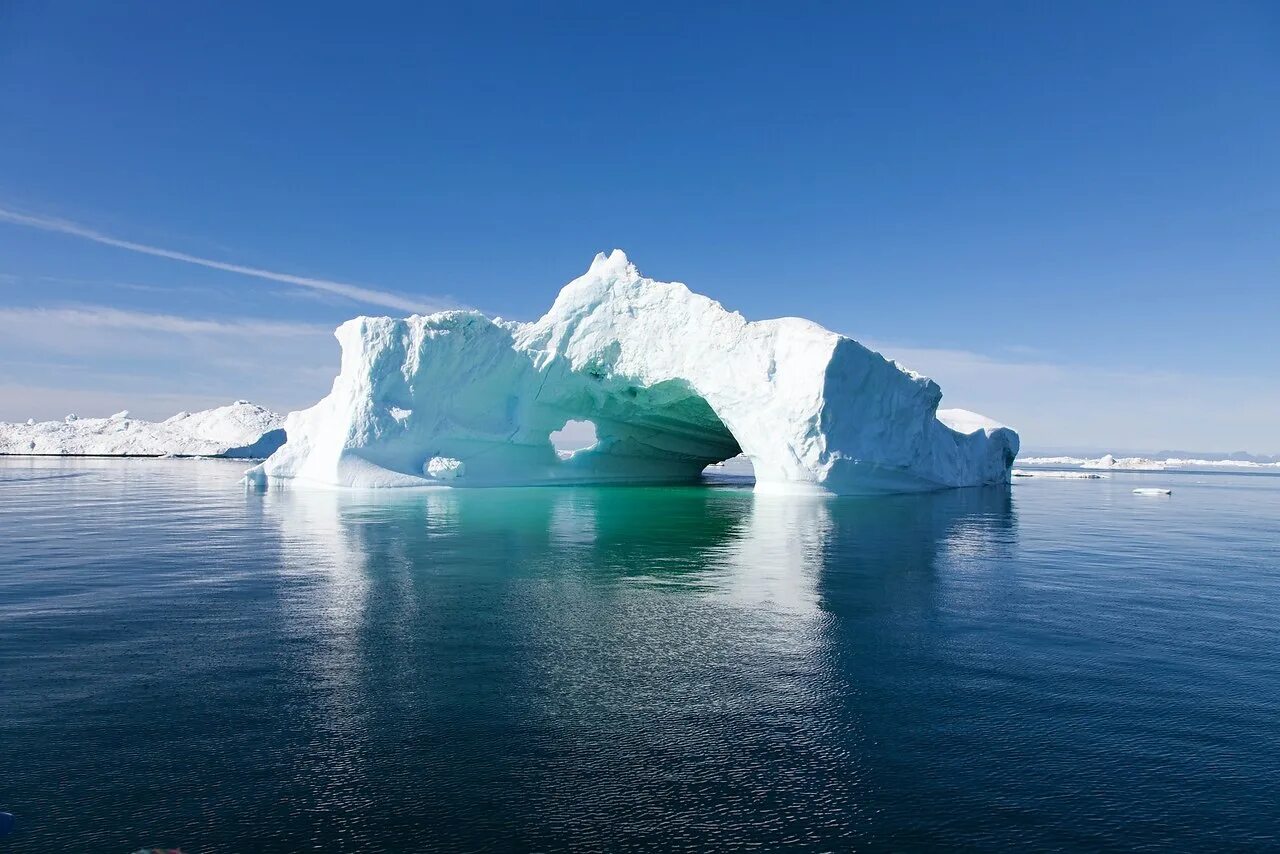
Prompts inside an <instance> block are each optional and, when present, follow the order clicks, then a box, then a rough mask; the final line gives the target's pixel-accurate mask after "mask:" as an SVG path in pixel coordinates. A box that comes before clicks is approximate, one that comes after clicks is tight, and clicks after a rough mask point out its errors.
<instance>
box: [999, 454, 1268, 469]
mask: <svg viewBox="0 0 1280 854" xmlns="http://www.w3.org/2000/svg"><path fill="white" fill-rule="evenodd" d="M1018 464H1019V465H1023V466H1057V467H1060V468H1081V469H1103V470H1106V469H1114V470H1116V471H1169V470H1176V469H1218V470H1222V471H1272V472H1276V471H1280V462H1259V461H1257V460H1251V459H1217V460H1212V459H1186V458H1181V457H1165V458H1163V459H1155V458H1152V457H1116V456H1113V455H1111V454H1103V455H1102V456H1101V457H1097V458H1089V457H1065V456H1063V457H1020V458H1019V459H1018Z"/></svg>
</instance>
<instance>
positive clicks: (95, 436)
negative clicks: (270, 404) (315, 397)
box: [0, 400, 285, 459]
mask: <svg viewBox="0 0 1280 854" xmlns="http://www.w3.org/2000/svg"><path fill="white" fill-rule="evenodd" d="M283 424H284V416H282V415H279V414H278V413H275V412H272V411H271V410H269V409H265V408H264V407H261V406H258V405H257V404H254V403H250V402H249V401H247V400H237V401H236V402H235V403H232V404H230V405H228V406H219V407H217V408H216V409H206V410H204V411H202V412H179V413H178V414H177V415H175V416H173V417H172V418H169V419H167V420H165V421H143V420H141V419H137V418H130V417H129V413H128V412H127V411H125V412H117V413H116V414H115V415H112V416H111V417H110V418H78V417H76V416H75V415H68V416H67V417H66V418H65V419H63V420H62V421H35V420H31V421H27V422H26V423H25V424H8V423H4V422H0V454H39V455H58V456H111V457H162V456H175V457H236V458H242V459H249V458H260V457H266V456H269V455H270V454H271V453H273V452H274V451H275V450H276V449H277V448H279V447H280V446H281V445H283V444H284V440H285V433H284V430H283V429H282V427H283Z"/></svg>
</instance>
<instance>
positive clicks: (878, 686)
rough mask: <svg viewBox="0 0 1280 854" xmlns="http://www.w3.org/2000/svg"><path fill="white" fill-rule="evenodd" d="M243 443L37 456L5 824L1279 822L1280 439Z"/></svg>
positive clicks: (709, 833)
mask: <svg viewBox="0 0 1280 854" xmlns="http://www.w3.org/2000/svg"><path fill="white" fill-rule="evenodd" d="M242 469H243V464H235V463H227V462H220V461H198V460H129V461H122V460H89V459H85V460H59V459H48V458H45V459H21V458H7V459H2V460H0V810H3V811H8V812H11V813H13V814H14V815H15V816H16V817H17V830H16V831H15V833H14V834H12V835H11V836H9V837H7V838H5V839H3V840H0V850H3V851H6V852H8V851H14V852H28V851H29V852H37V851H38V852H45V851H68V852H81V851H85V852H121V854H124V852H130V851H134V850H137V849H139V848H141V847H143V846H166V847H179V846H180V847H181V848H182V850H183V851H184V852H187V854H200V853H201V852H257V851H263V852H277V851H278V852H286V851H288V852H292V851H302V850H318V851H424V850H466V851H524V850H558V849H574V850H579V851H594V850H599V851H629V850H687V851H775V850H779V849H784V848H786V849H793V850H814V851H830V850H834V851H846V850H909V849H925V848H962V849H970V850H972V849H985V850H990V849H996V848H1004V849H1009V848H1031V849H1054V850H1090V851H1095V850H1119V849H1142V850H1152V851H1154V850H1159V851H1169V850H1202V851H1203V850H1226V849H1266V848H1270V849H1275V848H1277V847H1278V846H1280V478H1278V477H1260V476H1237V475H1215V474H1173V473H1152V474H1113V475H1112V476H1111V477H1109V478H1108V479H1105V480H1074V481H1072V480H1048V479H1036V478H1026V479H1019V480H1018V481H1017V482H1016V484H1015V485H1014V486H1013V487H1012V488H1002V489H969V490H955V491H951V492H943V493H936V494H931V495H921V496H905V497H894V498H884V499H877V500H865V499H849V498H845V499H826V500H823V499H813V498H803V499H798V498H779V497H757V496H755V495H753V494H752V492H751V491H750V490H749V489H747V488H744V486H743V485H742V483H741V482H735V481H733V480H732V479H728V480H727V481H725V482H721V483H717V484H712V485H707V486H691V487H682V488H664V489H658V488H635V489H627V488H589V487H577V488H535V489H518V490H517V489H510V490H505V489H504V490H475V491H462V490H457V491H430V492H413V493H409V492H401V493H397V494H388V493H383V494H376V493H369V492H338V491H303V490H288V489H285V490H279V489H277V490H271V491H268V492H265V493H260V492H254V491H246V490H245V489H244V488H243V487H242V486H240V485H239V484H238V482H237V481H238V478H239V476H240V473H241V470H242ZM1135 486H1168V487H1172V488H1173V494H1172V495H1170V496H1167V497H1150V496H1138V495H1134V494H1133V493H1132V489H1133V488H1134V487H1135Z"/></svg>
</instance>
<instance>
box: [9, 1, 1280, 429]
mask: <svg viewBox="0 0 1280 854" xmlns="http://www.w3.org/2000/svg"><path fill="white" fill-rule="evenodd" d="M613 247H621V248H623V249H625V250H626V251H627V252H628V254H629V255H630V256H631V258H632V260H634V261H635V262H636V263H637V265H638V266H639V267H640V269H641V271H642V272H644V273H645V274H646V275H650V276H653V277H655V278H659V279H664V280H677V281H683V282H686V283H687V284H689V285H690V287H692V288H693V289H694V290H697V291H700V292H703V293H706V294H708V295H710V296H712V297H714V298H716V299H718V300H720V301H721V302H723V303H724V304H725V305H726V306H728V307H730V308H733V309H737V310H740V311H741V312H742V313H743V314H745V315H746V316H747V317H749V318H765V317H773V316H780V315H800V316H804V317H808V318H811V319H813V320H816V321H818V322H820V323H822V324H824V325H826V326H828V327H830V328H832V329H835V330H837V331H840V332H843V333H846V334H849V335H852V336H854V337H856V338H858V339H859V340H862V341H863V342H864V343H867V344H869V345H871V346H873V347H876V348H877V349H880V350H881V351H882V352H884V353H885V354H886V355H888V356H891V357H893V358H896V359H898V360H899V361H901V362H903V363H904V364H906V365H908V366H910V367H913V368H915V369H917V370H920V371H923V372H925V373H928V374H930V375H931V376H933V377H934V378H936V379H937V380H938V381H939V382H940V383H941V384H942V387H943V390H944V393H945V400H944V405H949V406H961V407H966V408H972V409H977V410H979V411H982V412H984V413H986V414H988V415H990V416H992V417H994V418H997V419H1000V420H1002V421H1005V422H1007V423H1009V424H1011V425H1013V426H1015V427H1017V428H1019V430H1020V431H1021V432H1022V434H1023V442H1024V446H1025V447H1028V448H1036V449H1066V448H1093V449H1101V448H1110V449H1114V450H1125V449H1128V450H1157V449H1162V448H1179V449H1192V450H1215V451H1231V450H1237V449H1247V450H1252V451H1255V452H1266V453H1276V452H1280V345H1277V342H1276V338H1277V329H1276V320H1277V316H1280V4H1277V3H1275V2H1258V3H1234V2H1220V3H1218V2H1215V3H1210V2H1203V3H1179V2H1161V3H1142V2H1126V3H1113V2H1107V3H1055V4H1045V3H1021V2H1008V3H983V2H979V3H969V4H959V3H939V4H937V5H931V4H928V3H919V4H888V3H885V4H880V8H873V7H872V4H844V3H830V4H825V3H824V4H819V3H794V2H793V3H778V4H773V5H770V4H764V3H733V4H723V5H718V4H712V3H705V4H704V3H692V4H690V3H678V4H670V5H666V4H661V3H643V4H634V3H632V4H625V5H623V4H609V3H602V2H593V3H568V2H555V3H547V4H534V3H518V4H505V3H489V4H447V5H445V4H441V5H429V4H397V5H395V6H390V5H388V6H383V5H380V4H343V5H338V4H314V3H306V4H301V3H300V4H296V5H295V4H289V3H237V2H192V3H168V4H166V3H154V2H145V3H131V2H113V3H102V4H87V3H47V2H38V1H37V2H25V0H0V419H9V420H13V419H25V418H27V417H29V416H34V417H37V418H48V417H61V416H62V415H64V414H65V413H67V412H69V411H75V412H78V413H79V414H82V415H101V414H109V413H110V412H112V411H115V410H116V409H121V408H129V409H131V410H133V411H134V412H135V414H138V415H144V416H165V415H168V414H171V413H172V412H174V411H176V410H178V409H192V408H197V407H202V406H205V405H215V404H218V403H222V402H227V401H229V400H231V399H235V398H249V399H253V400H255V401H258V402H261V403H264V404H267V405H270V406H273V407H277V408H281V409H290V408H296V407H301V406H305V405H309V404H310V403H311V402H313V401H314V400H315V399H317V398H318V397H320V396H321V395H323V393H324V392H325V391H326V390H327V388H328V385H329V383H330V381H331V379H332V376H333V374H334V372H335V369H336V365H337V345H336V343H335V342H334V341H333V340H332V337H331V335H330V330H331V329H332V327H333V326H334V325H336V323H338V322H339V321H341V320H343V319H345V318H347V317H350V316H353V315H355V314H360V313H365V314H368V313H388V312H391V313H400V314H403V313H406V312H407V311H409V310H411V309H413V308H415V307H422V308H433V307H440V306H467V307H474V308H478V309H481V310H483V311H486V312H490V313H498V314H501V315H503V316H504V317H511V318H517V319H533V318H535V317H537V316H538V315H539V314H541V312H542V311H543V310H544V309H545V308H546V307H547V306H548V305H549V304H550V302H551V300H552V299H553V297H554V295H555V292H556V291H557V289H558V288H559V287H560V285H562V284H563V283H564V282H566V281H568V280H569V279H571V278H573V277H575V276H577V275H579V274H580V273H581V272H582V271H584V270H585V269H586V267H587V265H588V264H589V262H590V260H591V257H592V256H593V254H594V253H595V252H597V251H599V250H602V249H610V248H613Z"/></svg>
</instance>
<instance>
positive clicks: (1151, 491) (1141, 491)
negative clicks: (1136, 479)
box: [1133, 486, 1173, 495]
mask: <svg viewBox="0 0 1280 854" xmlns="http://www.w3.org/2000/svg"><path fill="white" fill-rule="evenodd" d="M1133 494H1134V495H1172V494H1173V490H1172V489H1161V488H1158V487H1153V486H1143V487H1139V488H1138V489H1135V490H1134V491H1133Z"/></svg>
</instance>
